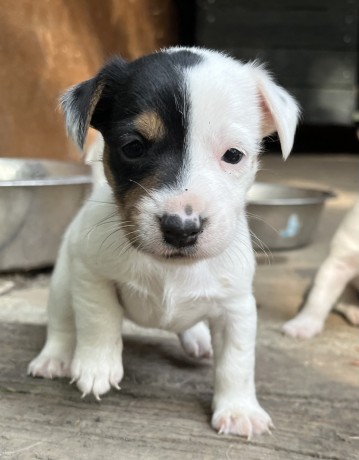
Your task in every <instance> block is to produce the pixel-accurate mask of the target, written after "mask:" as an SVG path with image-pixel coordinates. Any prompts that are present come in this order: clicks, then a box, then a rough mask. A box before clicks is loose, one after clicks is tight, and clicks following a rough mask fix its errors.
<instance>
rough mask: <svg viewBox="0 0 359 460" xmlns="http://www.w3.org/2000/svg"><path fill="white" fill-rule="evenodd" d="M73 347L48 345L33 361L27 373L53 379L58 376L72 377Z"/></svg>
mask: <svg viewBox="0 0 359 460" xmlns="http://www.w3.org/2000/svg"><path fill="white" fill-rule="evenodd" d="M72 354H73V352H72V349H63V348H59V347H47V346H45V348H44V349H43V350H42V352H41V353H40V354H39V355H38V356H37V357H36V358H35V359H33V360H32V361H31V363H30V364H29V366H28V369H27V373H28V374H29V375H32V376H33V377H43V378H45V379H53V378H56V377H70V376H71V372H70V367H71V360H72Z"/></svg>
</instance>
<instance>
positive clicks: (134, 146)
mask: <svg viewBox="0 0 359 460" xmlns="http://www.w3.org/2000/svg"><path fill="white" fill-rule="evenodd" d="M122 152H123V154H124V156H125V157H126V158H128V159H129V160H137V158H140V157H141V156H142V155H143V154H144V153H145V146H144V145H143V143H142V142H141V141H139V140H136V141H132V142H129V143H128V144H126V145H124V146H123V147H122Z"/></svg>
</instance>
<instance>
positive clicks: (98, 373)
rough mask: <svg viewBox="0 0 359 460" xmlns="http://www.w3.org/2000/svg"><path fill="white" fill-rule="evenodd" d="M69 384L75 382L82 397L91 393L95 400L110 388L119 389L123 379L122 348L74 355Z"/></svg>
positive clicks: (78, 351) (81, 352) (79, 352)
mask: <svg viewBox="0 0 359 460" xmlns="http://www.w3.org/2000/svg"><path fill="white" fill-rule="evenodd" d="M71 376H72V380H71V383H73V382H76V384H77V387H78V389H79V390H80V391H81V392H82V397H85V396H86V395H88V394H90V393H93V395H94V396H95V398H96V399H97V400H100V396H101V395H103V394H105V393H107V392H108V391H109V390H110V389H111V386H112V387H114V388H116V389H118V390H119V389H120V387H119V383H120V382H121V380H122V377H123V367H122V347H118V346H116V347H114V348H112V349H108V348H106V349H95V350H93V349H90V348H88V349H81V350H77V351H76V353H75V357H74V360H73V362H72V365H71Z"/></svg>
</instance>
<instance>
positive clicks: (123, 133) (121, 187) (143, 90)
mask: <svg viewBox="0 0 359 460" xmlns="http://www.w3.org/2000/svg"><path fill="white" fill-rule="evenodd" d="M201 60H202V57H201V56H200V55H198V54H197V53H195V52H192V51H186V50H179V51H174V52H171V53H166V52H159V53H155V54H151V55H149V56H145V57H143V58H140V59H137V60H136V61H133V62H131V63H126V62H125V61H123V60H122V59H120V58H115V59H113V60H112V61H111V62H109V63H108V64H107V65H106V66H105V67H104V68H103V69H102V70H101V71H100V72H99V73H98V75H97V76H96V77H94V78H93V79H91V80H88V81H86V82H84V83H82V84H80V85H77V87H75V88H73V90H72V91H73V92H72V94H68V96H67V97H66V96H65V98H64V99H67V100H66V101H65V103H63V106H64V110H65V112H66V109H67V107H66V104H67V106H68V107H70V108H71V110H72V111H73V112H74V113H75V115H74V114H73V115H72V120H71V121H72V122H73V117H74V116H75V117H78V118H79V120H80V122H79V123H78V126H79V129H82V130H85V131H87V128H88V123H89V124H91V126H93V127H94V128H95V129H97V130H99V131H100V132H101V133H102V135H103V137H104V140H105V143H106V145H107V149H108V155H107V156H106V161H107V162H108V165H107V166H108V168H107V170H108V171H110V172H111V176H112V177H111V185H112V187H113V189H114V193H115V196H116V198H117V199H118V200H119V201H120V202H121V201H122V200H123V199H124V197H125V195H126V193H127V192H128V191H129V189H131V188H133V187H138V185H136V183H141V182H142V181H143V180H145V179H148V178H149V177H152V178H153V179H154V180H153V181H152V182H153V186H154V187H156V186H158V187H160V186H168V185H171V184H176V183H177V182H178V180H179V179H180V172H181V170H182V168H183V165H184V161H185V155H186V133H187V130H188V126H187V125H188V113H189V110H190V101H189V98H188V95H187V90H186V86H185V79H184V69H186V68H188V67H192V66H195V65H197V64H198V63H200V62H201ZM70 91H71V90H70ZM99 92H101V95H100V96H99ZM93 98H96V99H97V100H96V101H95V103H93V102H92V101H93ZM145 112H153V113H155V114H156V115H158V117H159V119H160V120H161V121H162V123H163V125H164V135H163V136H162V137H161V138H160V139H153V140H149V139H146V138H145V137H143V136H142V135H141V133H139V132H138V131H137V130H136V126H135V120H136V117H138V116H139V115H141V114H143V113H145ZM89 116H90V120H89ZM84 136H85V133H80V134H79V142H80V143H81V141H82V142H83V138H84Z"/></svg>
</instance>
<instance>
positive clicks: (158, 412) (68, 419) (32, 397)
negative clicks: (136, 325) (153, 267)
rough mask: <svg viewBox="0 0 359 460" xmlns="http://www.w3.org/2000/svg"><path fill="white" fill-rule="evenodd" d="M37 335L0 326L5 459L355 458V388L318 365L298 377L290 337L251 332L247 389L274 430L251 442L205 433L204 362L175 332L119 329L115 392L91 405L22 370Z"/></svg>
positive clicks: (358, 408) (40, 336)
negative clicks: (252, 356)
mask: <svg viewBox="0 0 359 460" xmlns="http://www.w3.org/2000/svg"><path fill="white" fill-rule="evenodd" d="M276 333H277V332H276ZM44 335H45V329H44V328H43V327H41V326H33V325H13V324H2V325H1V326H0V337H1V339H0V348H1V350H2V353H1V357H0V410H1V418H0V452H2V453H3V455H5V458H7V457H8V455H10V454H11V452H18V453H17V454H16V457H15V458H19V459H27V458H29V459H30V458H39V459H45V458H51V459H62V460H63V459H74V458H76V459H82V458H83V459H98V458H106V459H115V458H116V459H126V460H127V459H139V458H143V459H197V458H198V459H199V458H200V459H222V458H223V459H236V458H246V459H248V460H254V459H259V458H260V459H263V460H266V459H278V460H282V459H283V460H287V459H288V458H290V459H293V460H297V459H298V460H300V459H311V458H322V459H326V460H344V459H345V460H354V459H357V458H358V457H357V450H356V449H357V448H358V447H359V445H358V442H359V440H358V439H357V438H355V436H357V434H358V432H357V427H358V423H359V400H358V397H357V391H358V388H355V387H354V386H351V385H349V384H348V383H343V382H339V381H337V382H335V381H333V380H332V379H329V378H328V376H326V375H325V374H324V375H323V374H321V373H319V372H317V373H314V374H313V373H311V375H308V370H307V369H306V367H305V365H304V364H303V363H302V362H301V360H298V359H295V358H294V356H293V353H291V350H290V348H292V351H293V344H292V347H289V349H288V350H285V348H284V347H282V346H280V347H278V346H277V345H278V343H279V342H280V341H279V342H278V340H277V339H275V340H274V341H273V340H272V339H273V332H270V331H268V330H262V331H261V334H260V336H261V339H260V346H259V349H258V364H257V382H258V383H257V388H258V394H259V399H260V400H261V402H262V404H263V405H264V407H266V409H268V410H269V412H270V413H271V414H272V416H273V418H274V420H275V424H276V427H277V429H276V430H275V432H274V434H273V435H272V436H269V435H267V436H262V437H258V438H256V439H254V440H253V441H251V442H247V441H245V440H240V439H236V438H234V437H231V436H219V435H217V434H216V433H215V432H214V431H212V429H211V428H210V426H209V420H210V403H211V394H212V364H211V362H202V363H197V362H195V361H193V360H191V359H189V358H187V357H186V356H184V354H183V352H182V350H181V349H180V347H179V344H178V342H177V340H176V339H175V338H174V339H173V340H171V339H163V338H161V339H159V338H156V337H127V339H126V340H125V352H124V357H125V360H124V366H125V378H124V380H123V382H122V384H121V387H122V390H121V391H120V392H115V391H112V392H111V393H110V394H108V395H107V396H105V397H104V398H103V400H102V402H101V403H97V402H95V401H94V400H92V399H91V398H86V399H85V400H81V398H80V394H79V392H78V391H77V390H76V388H75V387H74V386H70V385H69V383H68V381H66V380H54V381H48V380H42V379H33V378H30V377H26V375H25V373H26V365H27V363H28V362H29V360H30V359H31V358H32V357H33V356H34V354H35V353H37V352H38V350H39V349H40V347H41V345H42V342H43V340H44ZM283 341H284V342H286V341H288V339H285V338H283ZM284 342H283V343H284ZM283 343H282V345H283ZM21 449H23V450H21Z"/></svg>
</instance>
